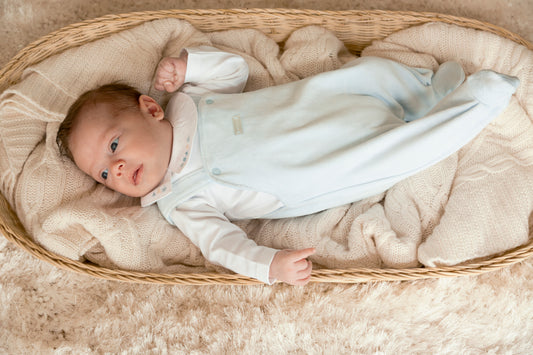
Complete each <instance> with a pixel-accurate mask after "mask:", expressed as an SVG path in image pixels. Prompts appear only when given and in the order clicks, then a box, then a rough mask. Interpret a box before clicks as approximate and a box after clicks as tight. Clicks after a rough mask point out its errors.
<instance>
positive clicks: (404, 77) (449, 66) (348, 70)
mask: <svg viewBox="0 0 533 355" xmlns="http://www.w3.org/2000/svg"><path fill="white" fill-rule="evenodd" d="M341 70H344V73H343V78H344V79H345V80H346V82H347V84H346V85H347V86H348V91H349V92H351V93H354V94H360V95H370V96H373V97H376V98H379V99H380V100H381V101H382V102H383V103H385V104H386V105H387V107H388V108H389V109H390V110H391V111H392V112H393V113H394V114H395V115H396V116H397V117H398V118H400V119H403V120H404V121H407V122H409V121H412V120H415V119H417V118H420V117H423V116H425V115H426V114H427V113H428V112H429V111H430V110H431V109H433V107H435V105H436V104H437V103H438V102H439V101H440V100H442V99H443V98H444V97H445V96H446V95H447V94H449V93H450V92H452V91H453V90H455V89H456V88H457V87H458V86H459V85H461V84H462V83H463V81H464V78H465V74H464V71H463V68H462V67H461V65H459V64H458V63H456V62H446V63H443V64H442V65H441V66H440V67H439V69H438V70H437V71H436V72H435V73H433V71H432V70H430V69H425V68H412V67H409V66H407V65H403V64H401V63H398V62H395V61H392V60H389V59H384V58H378V57H362V58H359V59H357V60H354V61H352V62H350V63H348V64H347V65H345V66H344V67H343V68H342V69H341Z"/></svg>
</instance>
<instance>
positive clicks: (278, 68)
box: [0, 19, 533, 272]
mask: <svg viewBox="0 0 533 355" xmlns="http://www.w3.org/2000/svg"><path fill="white" fill-rule="evenodd" d="M428 39H431V40H428ZM204 44H206V45H213V46H216V47H219V48H221V49H223V50H227V51H230V52H233V53H237V54H239V55H241V56H243V57H244V58H245V59H246V61H247V63H248V65H249V67H250V78H249V81H248V83H247V85H246V88H245V90H246V91H250V90H256V89H259V88H262V87H266V86H271V85H277V84H282V83H286V82H289V81H293V80H298V79H301V78H304V77H307V76H310V75H314V74H317V73H320V72H323V71H327V70H333V69H337V68H339V67H340V66H341V65H343V64H344V63H346V62H347V61H349V60H351V59H353V58H355V57H354V55H353V54H351V53H349V52H348V51H347V50H346V48H345V47H344V45H343V44H342V42H340V41H339V40H338V39H337V38H336V37H335V36H334V34H333V33H331V32H330V31H328V30H326V29H324V28H321V27H318V26H309V27H304V28H301V29H299V30H297V31H295V32H294V33H293V34H292V35H291V36H290V37H289V38H288V40H287V41H286V43H285V45H284V47H283V50H281V49H280V47H279V45H278V44H277V43H275V42H274V41H273V40H272V39H270V38H269V37H267V36H266V35H264V34H263V33H261V32H259V31H256V30H252V29H247V30H231V31H223V32H214V33H201V32H200V31H198V30H196V29H195V28H194V27H192V26H191V25H190V24H189V23H187V22H185V21H181V20H177V19H163V20H157V21H152V22H147V23H145V24H143V25H140V26H138V27H136V28H133V29H130V30H125V31H122V32H120V33H117V34H113V35H110V36H109V37H106V38H103V39H101V40H98V41H95V42H92V43H89V44H86V45H84V46H81V47H76V48H71V49H69V50H67V51H65V52H63V53H61V54H59V55H56V56H53V57H50V58H48V59H47V60H45V61H43V62H41V63H39V64H37V65H35V66H33V67H30V68H28V69H27V70H26V71H25V72H24V75H23V78H22V80H21V81H20V82H19V83H17V84H16V85H13V86H12V87H10V88H9V89H8V90H6V91H4V92H3V93H1V94H0V115H1V117H2V120H1V121H0V171H1V172H2V173H1V175H0V189H1V191H2V193H3V194H4V195H5V196H6V198H7V199H8V200H9V202H10V203H11V204H12V205H13V206H14V207H15V209H16V211H17V214H18V216H19V218H20V219H21V221H22V223H23V224H24V226H25V227H26V229H27V230H28V232H29V233H30V234H31V235H33V236H34V238H35V240H36V242H38V243H39V244H41V245H43V246H44V247H45V248H47V249H49V250H51V251H53V252H55V253H57V254H60V255H63V256H67V257H69V258H72V259H75V260H81V261H83V260H85V259H86V258H88V259H90V260H92V261H94V262H96V263H98V264H100V265H103V266H107V267H113V268H121V269H126V270H139V271H152V272H204V271H208V270H219V271H222V269H221V268H220V267H217V266H215V265H211V264H210V263H208V262H207V261H206V260H205V259H204V258H203V257H202V255H201V254H200V252H199V250H198V249H197V248H196V247H195V246H194V245H193V244H192V243H191V242H190V241H189V240H188V239H187V238H186V237H185V236H184V235H183V234H182V233H181V232H180V231H179V230H177V229H176V228H175V227H172V226H170V225H168V223H166V221H165V220H164V219H163V217H161V216H160V215H159V211H158V210H157V208H156V207H154V206H152V207H150V208H144V209H143V208H141V207H139V201H138V199H134V198H129V197H124V196H121V195H120V194H118V193H115V192H113V191H110V190H108V189H106V188H105V187H103V186H101V185H97V184H96V183H94V182H93V181H92V180H91V179H90V178H89V177H87V176H85V175H84V174H83V173H81V172H80V171H79V170H78V169H77V168H76V167H75V166H74V164H73V163H72V162H71V161H69V160H68V159H66V158H64V157H61V156H60V155H59V151H58V148H57V145H56V144H55V135H56V132H57V128H58V126H59V123H60V121H61V120H62V119H63V117H64V115H65V113H66V111H67V110H68V107H69V106H70V104H71V103H72V102H73V101H74V100H75V99H76V97H78V96H79V95H80V94H81V93H83V92H84V91H86V90H89V89H92V88H94V87H97V86H99V85H101V84H104V83H109V82H113V81H121V82H124V83H127V84H130V85H133V86H135V87H136V88H138V89H139V90H140V91H141V92H144V93H147V94H148V95H150V96H152V97H154V98H155V99H156V100H158V101H159V102H160V103H161V104H162V105H163V106H164V105H165V104H166V103H167V101H168V98H169V95H168V94H164V93H161V92H158V91H156V90H155V89H153V86H152V83H153V81H152V80H153V75H154V72H155V69H156V66H157V63H158V62H159V60H160V59H161V58H162V57H163V56H167V55H178V54H179V52H180V51H181V50H182V48H184V47H187V46H198V45H204ZM362 55H363V56H366V55H373V56H382V57H386V58H389V59H393V60H396V61H399V62H402V63H404V64H407V65H410V66H415V67H426V68H429V69H432V70H435V69H436V68H437V67H438V65H439V64H440V63H443V62H445V61H448V60H456V61H459V62H460V63H461V64H462V65H463V67H464V69H465V71H466V72H467V74H471V73H473V72H475V71H477V70H480V69H485V68H490V69H493V70H495V71H498V72H502V73H505V74H509V75H514V76H517V77H519V78H520V80H521V86H520V87H519V89H518V91H517V93H516V95H515V98H513V100H512V102H511V105H510V106H509V107H508V109H507V110H506V111H505V112H504V113H503V114H502V115H500V116H499V117H498V118H497V119H496V120H495V121H494V122H493V123H491V124H490V125H489V127H487V129H485V130H484V131H483V132H482V133H481V134H480V135H479V136H478V137H477V138H476V139H474V140H473V141H472V142H471V143H469V144H468V145H467V146H465V147H464V148H463V149H461V150H460V151H459V152H458V153H456V154H454V155H452V156H450V157H449V158H447V159H445V160H444V161H442V162H441V163H439V164H437V165H435V166H433V167H431V168H429V169H427V170H425V171H423V172H421V173H419V174H417V175H415V176H413V177H411V178H409V179H407V180H405V181H402V182H400V183H398V184H396V185H395V186H393V187H392V188H391V189H390V190H389V191H387V192H386V193H384V194H381V195H379V196H374V197H372V198H369V199H366V200H363V201H359V202H356V203H353V204H350V205H346V206H340V207H338V208H334V209H331V210H328V211H324V212H321V213H317V214H314V215H310V216H305V217H299V218H293V219H287V220H253V221H242V222H239V223H238V225H239V226H240V227H241V228H243V229H244V230H245V231H246V232H247V233H248V235H249V236H250V237H252V238H253V239H255V240H256V241H257V242H258V243H259V244H263V245H267V246H271V247H275V248H304V247H310V246H314V247H316V248H317V253H316V255H314V256H313V257H312V260H313V261H314V262H315V263H317V264H319V265H320V266H322V267H328V268H348V267H371V268H378V267H402V268H403V267H416V266H419V265H427V266H436V265H453V264H457V263H461V262H464V261H467V260H470V259H474V258H479V257H486V256H489V255H492V254H495V253H499V252H502V251H505V250H507V249H509V248H512V247H516V246H519V245H521V244H524V243H526V242H527V241H528V238H529V215H530V214H531V210H532V205H533V201H532V200H533V198H532V197H530V194H528V192H529V191H530V190H531V188H532V187H533V179H532V178H530V176H533V153H532V152H533V149H532V148H533V129H532V124H531V119H530V114H531V112H532V110H533V95H531V88H532V86H533V72H532V71H531V68H532V67H533V54H532V52H531V51H529V50H527V49H526V48H524V47H523V46H520V45H518V44H516V43H514V42H512V41H510V40H506V39H503V38H500V37H498V36H496V35H493V34H489V33H486V32H481V31H475V30H471V29H466V28H461V27H457V26H453V25H447V24H442V23H435V24H426V25H422V26H419V27H413V28H409V29H406V30H402V31H399V32H397V33H395V34H393V35H391V36H389V37H387V38H386V39H384V40H382V41H376V42H374V43H373V44H372V45H371V46H370V47H368V48H367V49H365V51H364V52H363V53H362Z"/></svg>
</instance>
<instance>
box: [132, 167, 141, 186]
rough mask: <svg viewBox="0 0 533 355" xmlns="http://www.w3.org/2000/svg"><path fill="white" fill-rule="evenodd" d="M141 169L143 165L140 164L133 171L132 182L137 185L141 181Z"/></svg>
mask: <svg viewBox="0 0 533 355" xmlns="http://www.w3.org/2000/svg"><path fill="white" fill-rule="evenodd" d="M142 171H143V166H142V165H141V166H140V167H139V168H138V169H137V170H135V172H134V173H133V184H134V185H138V184H139V182H140V181H141V174H142Z"/></svg>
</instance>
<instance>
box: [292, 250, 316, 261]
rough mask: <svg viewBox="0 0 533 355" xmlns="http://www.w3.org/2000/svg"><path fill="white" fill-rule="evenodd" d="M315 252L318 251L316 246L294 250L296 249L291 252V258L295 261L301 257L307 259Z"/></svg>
mask: <svg viewBox="0 0 533 355" xmlns="http://www.w3.org/2000/svg"><path fill="white" fill-rule="evenodd" d="M315 252H316V249H315V248H307V249H300V250H294V251H292V252H291V259H292V260H293V261H297V260H300V259H305V258H307V257H308V256H309V255H313V254H314V253H315Z"/></svg>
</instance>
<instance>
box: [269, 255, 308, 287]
mask: <svg viewBox="0 0 533 355" xmlns="http://www.w3.org/2000/svg"><path fill="white" fill-rule="evenodd" d="M315 251H316V250H315V248H307V249H300V250H280V251H278V252H277V253H276V254H275V255H274V259H272V263H271V264H270V275H269V276H270V278H271V279H277V280H280V281H283V282H286V283H288V284H291V285H305V284H307V283H308V282H309V280H310V279H311V270H312V269H313V264H312V263H311V262H310V261H309V260H307V257H308V256H309V255H312V254H314V253H315Z"/></svg>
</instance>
